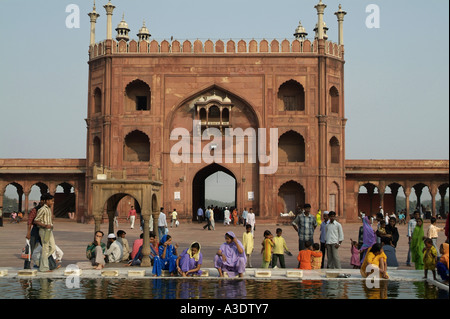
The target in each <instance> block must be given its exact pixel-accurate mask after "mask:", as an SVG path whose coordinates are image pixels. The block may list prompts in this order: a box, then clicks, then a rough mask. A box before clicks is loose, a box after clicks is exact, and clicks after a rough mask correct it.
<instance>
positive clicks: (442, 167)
mask: <svg viewBox="0 0 450 319" xmlns="http://www.w3.org/2000/svg"><path fill="white" fill-rule="evenodd" d="M448 169H449V166H448V161H439V160H433V161H426V160H417V161H413V160H409V161H408V160H403V161H402V160H370V161H368V160H359V161H356V160H348V161H346V179H347V180H346V185H347V202H346V206H347V207H348V208H350V207H351V206H354V207H358V210H356V211H354V210H352V209H348V211H351V212H352V215H351V216H349V215H348V214H347V218H349V219H351V220H353V219H355V217H356V218H357V215H354V214H355V213H356V214H358V213H359V212H361V211H365V212H366V213H368V212H378V211H379V208H380V207H382V208H383V210H384V211H385V212H388V213H392V212H397V211H398V208H397V204H396V203H397V196H398V195H403V196H404V197H405V207H406V211H407V212H410V213H411V212H413V211H414V210H415V209H416V207H410V200H411V194H412V193H413V192H414V193H415V195H416V198H417V206H420V205H421V204H422V197H423V196H422V195H423V194H424V193H425V192H427V191H428V192H429V195H430V196H431V207H430V210H431V215H432V216H436V215H438V214H439V213H446V212H448V210H449V207H446V206H445V197H446V194H447V193H448V189H449V179H448ZM364 188H365V190H366V192H365V193H363V192H362V191H363V190H364ZM438 195H439V196H438ZM437 200H440V207H441V211H438V210H437V208H436V207H437V205H436V204H437ZM408 217H409V216H407V218H408Z"/></svg>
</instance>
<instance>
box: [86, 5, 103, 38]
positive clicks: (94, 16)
mask: <svg viewBox="0 0 450 319" xmlns="http://www.w3.org/2000/svg"><path fill="white" fill-rule="evenodd" d="M88 16H89V17H90V18H91V41H90V45H94V44H95V24H96V23H97V19H98V17H99V16H100V15H99V14H98V13H97V11H95V0H94V8H93V9H92V12H90V13H88Z"/></svg>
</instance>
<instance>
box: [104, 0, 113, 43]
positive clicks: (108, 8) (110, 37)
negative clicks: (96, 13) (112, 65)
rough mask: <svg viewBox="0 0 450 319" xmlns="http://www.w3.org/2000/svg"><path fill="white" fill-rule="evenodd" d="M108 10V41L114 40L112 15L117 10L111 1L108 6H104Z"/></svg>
mask: <svg viewBox="0 0 450 319" xmlns="http://www.w3.org/2000/svg"><path fill="white" fill-rule="evenodd" d="M103 8H105V10H106V17H107V21H106V39H107V40H112V15H113V12H114V9H115V8H116V7H115V6H114V5H113V4H112V3H111V0H109V1H108V3H107V4H106V5H104V6H103Z"/></svg>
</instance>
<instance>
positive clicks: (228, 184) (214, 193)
mask: <svg viewBox="0 0 450 319" xmlns="http://www.w3.org/2000/svg"><path fill="white" fill-rule="evenodd" d="M218 172H222V173H224V174H225V175H226V177H228V178H221V179H220V180H219V183H218V185H214V181H207V179H208V177H211V176H212V175H214V174H216V173H218ZM233 184H234V185H233ZM207 186H208V192H207V189H206V188H207ZM233 186H234V187H233ZM237 188H238V187H237V181H236V176H234V174H233V173H232V172H231V171H230V170H229V169H227V168H225V167H223V166H221V165H219V164H216V163H214V164H211V165H209V166H206V167H205V168H203V169H201V170H200V171H199V172H198V173H197V174H196V175H195V177H194V180H193V182H192V212H193V214H192V220H193V221H195V220H197V210H198V209H199V208H200V207H201V208H202V209H203V210H205V207H206V205H207V203H206V202H207V200H208V204H213V203H216V205H217V206H219V204H220V202H222V203H223V205H224V206H228V205H230V203H234V205H236V203H237ZM224 190H225V191H224ZM230 190H231V192H233V191H234V194H231V195H230ZM207 194H209V196H208V198H207V196H206V195H207ZM227 195H228V196H227ZM230 196H231V197H232V198H231V200H230ZM212 200H214V201H212ZM216 205H214V206H216ZM218 220H220V218H218Z"/></svg>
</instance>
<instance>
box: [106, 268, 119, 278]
mask: <svg viewBox="0 0 450 319" xmlns="http://www.w3.org/2000/svg"><path fill="white" fill-rule="evenodd" d="M118 276H119V271H118V270H110V269H104V270H102V277H118Z"/></svg>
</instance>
